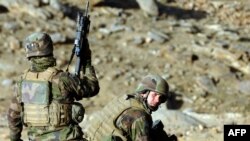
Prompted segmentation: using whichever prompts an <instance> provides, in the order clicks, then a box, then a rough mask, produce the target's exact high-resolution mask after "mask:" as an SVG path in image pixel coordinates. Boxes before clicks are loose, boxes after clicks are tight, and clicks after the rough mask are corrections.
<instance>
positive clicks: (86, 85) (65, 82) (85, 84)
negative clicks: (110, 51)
mask: <svg viewBox="0 0 250 141" xmlns="http://www.w3.org/2000/svg"><path fill="white" fill-rule="evenodd" d="M59 88H60V91H61V93H62V95H63V96H64V97H69V96H68V95H71V96H72V95H73V96H74V98H75V99H76V100H81V99H82V98H88V97H92V96H95V95H97V94H98V92H99V89H100V88H99V82H98V79H97V77H96V74H95V69H94V67H90V68H88V69H87V70H86V73H85V75H83V76H82V78H78V77H76V76H74V75H72V74H69V73H62V74H61V75H60V78H59ZM71 96H70V97H71Z"/></svg>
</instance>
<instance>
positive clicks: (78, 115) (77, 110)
mask: <svg viewBox="0 0 250 141" xmlns="http://www.w3.org/2000/svg"><path fill="white" fill-rule="evenodd" d="M84 113H85V109H84V107H83V106H82V104H81V103H79V102H74V103H72V109H71V117H72V120H73V121H74V122H75V123H80V122H82V120H83V118H84Z"/></svg>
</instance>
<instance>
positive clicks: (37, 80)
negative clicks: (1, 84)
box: [8, 33, 99, 141]
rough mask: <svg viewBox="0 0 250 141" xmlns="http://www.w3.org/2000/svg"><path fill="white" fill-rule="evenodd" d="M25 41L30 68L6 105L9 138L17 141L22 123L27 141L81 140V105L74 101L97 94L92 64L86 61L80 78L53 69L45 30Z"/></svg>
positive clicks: (82, 113) (82, 111) (97, 85)
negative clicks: (25, 129)
mask: <svg viewBox="0 0 250 141" xmlns="http://www.w3.org/2000/svg"><path fill="white" fill-rule="evenodd" d="M25 43H26V45H25V48H26V53H27V58H28V59H29V60H30V61H31V67H30V69H28V70H27V71H25V72H24V74H23V75H22V76H21V78H20V79H19V81H18V83H17V85H16V91H15V97H14V98H13V99H12V101H11V104H10V107H9V111H8V123H9V128H10V139H11V141H20V140H21V132H22V130H23V126H26V127H27V129H28V137H29V140H31V141H69V140H70V141H73V140H77V141H80V140H85V139H83V137H82V136H83V132H82V129H81V127H80V126H79V125H78V123H80V122H81V121H82V119H83V116H84V108H83V107H82V105H81V104H80V103H78V102H76V101H79V100H81V99H82V98H88V97H92V96H95V95H97V94H98V92H99V83H98V79H97V77H96V74H95V70H94V67H93V66H91V64H89V65H88V66H87V67H86V73H85V74H84V76H82V77H81V78H79V77H76V76H75V75H72V74H70V73H68V72H63V71H62V70H59V69H57V68H56V67H55V64H56V60H55V59H54V57H53V46H52V40H51V38H50V36H49V35H48V34H46V33H34V34H32V35H30V36H28V37H27V39H26V41H25ZM86 56H87V57H86V58H85V59H91V58H90V56H89V55H86ZM88 62H90V61H88Z"/></svg>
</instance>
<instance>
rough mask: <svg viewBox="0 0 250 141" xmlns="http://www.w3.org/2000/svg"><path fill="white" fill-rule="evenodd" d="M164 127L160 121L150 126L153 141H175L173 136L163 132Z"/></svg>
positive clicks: (175, 138)
mask: <svg viewBox="0 0 250 141" xmlns="http://www.w3.org/2000/svg"><path fill="white" fill-rule="evenodd" d="M163 128H164V125H163V123H162V121H161V120H156V121H155V122H154V123H153V125H152V136H153V140H157V141H177V140H178V139H177V137H176V136H175V135H168V134H167V133H166V132H165V131H164V129H163Z"/></svg>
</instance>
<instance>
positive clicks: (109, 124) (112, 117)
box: [86, 95, 145, 141]
mask: <svg viewBox="0 0 250 141" xmlns="http://www.w3.org/2000/svg"><path fill="white" fill-rule="evenodd" d="M126 99H127V96H126V95H125V96H123V97H121V98H118V99H116V100H112V101H111V102H110V103H109V104H108V105H107V106H105V107H104V108H103V109H102V111H100V112H99V113H96V114H95V115H94V116H93V118H92V119H93V120H92V121H89V122H90V125H89V127H87V128H86V134H87V138H88V140H89V141H103V140H105V138H108V137H110V136H118V137H120V138H121V139H122V140H123V141H127V139H126V138H125V137H124V135H123V133H122V131H121V130H119V129H118V128H117V127H115V123H116V120H117V118H118V117H119V116H120V115H121V114H122V113H123V112H124V111H125V110H127V109H130V108H138V109H141V110H145V109H144V107H143V105H142V104H141V103H139V102H138V101H137V100H135V99H130V100H126Z"/></svg>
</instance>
